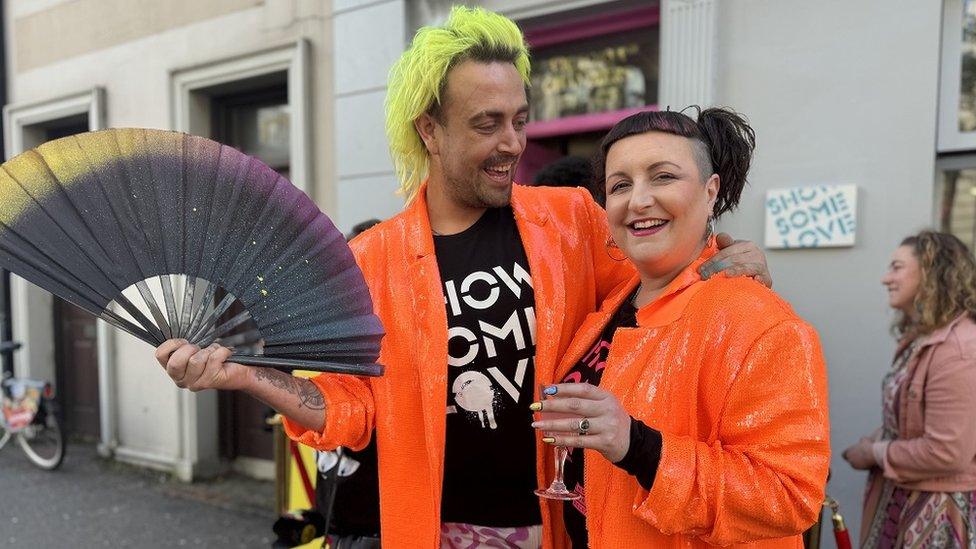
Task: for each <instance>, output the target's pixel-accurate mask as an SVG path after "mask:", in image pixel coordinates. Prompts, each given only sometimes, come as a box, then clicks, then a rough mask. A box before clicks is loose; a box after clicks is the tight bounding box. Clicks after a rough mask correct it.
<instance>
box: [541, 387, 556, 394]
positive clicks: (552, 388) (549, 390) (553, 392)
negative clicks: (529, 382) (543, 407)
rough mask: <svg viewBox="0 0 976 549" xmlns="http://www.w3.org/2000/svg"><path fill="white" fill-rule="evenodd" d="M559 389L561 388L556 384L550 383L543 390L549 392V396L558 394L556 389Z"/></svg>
mask: <svg viewBox="0 0 976 549" xmlns="http://www.w3.org/2000/svg"><path fill="white" fill-rule="evenodd" d="M558 390H559V389H557V388H556V386H555V385H550V386H548V387H546V388H545V389H544V390H543V391H542V392H543V393H545V394H547V395H549V396H552V395H554V394H556V391H558Z"/></svg>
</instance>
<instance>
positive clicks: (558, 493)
mask: <svg viewBox="0 0 976 549" xmlns="http://www.w3.org/2000/svg"><path fill="white" fill-rule="evenodd" d="M545 388H546V386H545V385H540V386H539V396H540V397H541V399H542V400H543V401H545V400H551V399H552V398H553V397H552V396H551V395H547V394H546V393H545ZM575 417H578V416H576V415H574V414H564V413H555V412H546V406H545V404H543V405H542V411H540V412H539V419H540V420H543V421H546V420H551V419H565V418H575ZM554 434H555V433H545V436H553V435H554ZM553 450H554V451H555V463H556V478H554V479H553V481H552V484H550V485H549V487H548V488H546V489H545V490H543V489H541V488H540V489H538V490H536V491H535V495H537V496H539V497H540V498H547V499H561V500H572V499H579V498H580V495H579V494H577V493H576V492H570V491H569V490H567V489H566V483H565V482H563V466H564V465H565V463H566V456H567V454H569V449H568V448H566V447H565V446H555V447H554V448H553Z"/></svg>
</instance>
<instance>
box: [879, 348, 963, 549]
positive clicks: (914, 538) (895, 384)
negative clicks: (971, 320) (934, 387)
mask: <svg viewBox="0 0 976 549" xmlns="http://www.w3.org/2000/svg"><path fill="white" fill-rule="evenodd" d="M920 343H921V341H920V340H919V339H916V340H914V341H912V342H911V343H910V344H908V345H907V346H906V347H905V348H904V349H903V350H902V351H901V352H900V353H899V354H898V355H897V356H896V357H895V361H894V363H893V364H892V368H891V371H890V372H888V374H887V375H886V376H885V378H884V381H883V382H882V384H881V391H882V392H881V394H882V405H883V416H884V426H883V428H882V434H881V440H895V439H897V438H898V397H899V394H898V389H899V387H901V384H902V383H904V382H905V379H906V378H907V377H908V363H909V359H910V358H911V356H912V355H913V354H914V353H915V352H916V351H917V350H918V348H919V344H920ZM861 547H862V548H867V549H889V548H891V549H893V548H899V549H900V548H906V549H915V548H918V549H922V548H926V549H928V548H932V549H935V548H938V549H943V548H946V549H956V548H958V549H976V492H922V491H918V490H906V489H904V488H899V487H897V486H895V483H894V482H893V481H891V480H889V479H887V478H885V477H884V475H883V474H882V472H881V470H880V469H877V468H875V469H872V470H871V473H870V475H869V476H868V486H867V490H866V491H865V494H864V518H863V523H862V528H861Z"/></svg>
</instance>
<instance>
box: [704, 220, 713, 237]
mask: <svg viewBox="0 0 976 549" xmlns="http://www.w3.org/2000/svg"><path fill="white" fill-rule="evenodd" d="M714 234H715V218H714V217H712V216H708V221H707V222H706V223H705V240H708V239H709V238H711V237H712V235H714Z"/></svg>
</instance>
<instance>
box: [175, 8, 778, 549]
mask: <svg viewBox="0 0 976 549" xmlns="http://www.w3.org/2000/svg"><path fill="white" fill-rule="evenodd" d="M528 85H529V54H528V49H527V47H526V45H525V42H524V39H523V36H522V33H521V31H520V30H519V28H518V27H517V26H516V25H515V24H514V23H513V22H512V21H510V20H508V19H506V18H505V17H502V16H500V15H497V14H494V13H491V12H488V11H485V10H483V9H479V8H473V9H472V8H464V7H455V8H454V9H453V10H452V12H451V15H450V17H449V19H448V20H447V22H446V23H445V24H444V25H443V26H440V27H424V28H422V29H420V30H419V31H418V32H417V35H416V36H415V37H414V40H413V42H412V44H411V46H410V48H409V49H408V50H407V51H406V52H405V53H404V54H403V56H402V57H401V58H400V60H399V61H398V62H397V63H396V64H395V65H394V67H393V69H392V71H391V74H390V85H389V91H388V96H387V112H386V130H387V134H388V137H389V141H390V149H391V152H392V154H393V159H394V163H395V166H396V171H397V176H398V178H399V180H400V186H401V190H402V192H403V193H404V195H406V197H407V198H408V200H409V203H408V205H407V206H406V208H405V210H404V211H403V212H401V213H400V214H399V215H397V216H396V217H394V218H392V219H390V220H388V221H385V222H383V223H380V224H379V225H377V226H375V227H373V228H372V229H370V230H368V231H366V232H365V233H363V234H362V235H361V236H360V237H358V238H357V239H356V240H354V241H353V243H352V248H353V251H354V253H355V254H356V258H357V261H358V262H359V264H360V266H361V268H362V270H363V274H364V275H365V277H366V281H367V283H368V284H369V286H370V292H371V294H372V297H373V301H374V307H375V310H376V313H377V314H378V315H379V317H380V318H381V320H382V321H383V324H384V326H385V328H386V332H387V335H386V337H385V338H384V340H383V344H382V350H381V355H380V362H381V363H383V364H385V365H386V374H385V375H384V376H383V377H381V378H372V379H361V378H354V377H349V376H342V375H333V374H321V375H319V376H317V377H315V378H313V379H312V380H311V381H306V380H295V381H290V382H288V383H284V382H283V381H282V380H280V379H271V378H272V377H273V376H272V374H269V373H265V372H263V370H262V369H259V368H247V367H243V366H240V365H236V364H233V363H223V360H224V359H225V358H226V352H225V351H223V350H220V349H217V350H210V349H204V350H201V351H195V350H193V349H192V348H188V347H189V346H184V347H180V348H179V349H178V350H176V352H173V351H174V349H177V347H179V346H178V345H174V346H168V344H164V346H161V347H160V350H159V352H157V357H159V359H160V361H161V362H162V363H163V364H168V365H169V368H168V371H169V372H170V375H171V376H174V377H175V376H176V375H179V376H181V377H182V376H190V375H191V374H190V373H188V371H187V370H186V368H185V367H184V368H183V369H182V370H181V369H180V368H179V367H174V366H173V365H174V363H175V364H177V365H180V364H185V363H186V362H187V361H188V360H190V359H191V357H194V356H196V358H195V359H193V360H195V361H196V362H197V363H201V362H202V363H204V364H206V368H205V369H204V370H202V373H201V374H199V375H197V374H196V373H195V372H193V373H192V376H193V377H194V379H193V380H189V381H188V380H187V378H186V377H182V381H181V382H182V383H184V384H188V385H189V384H193V383H194V382H195V380H196V379H197V378H198V377H202V378H203V379H221V380H224V381H221V383H219V384H216V385H213V387H214V388H231V389H243V390H245V391H247V392H249V393H251V394H253V395H255V396H256V397H258V398H260V399H261V400H263V401H264V402H266V403H268V404H269V405H271V406H273V407H274V408H276V409H277V410H279V411H280V412H282V413H283V414H284V415H285V416H286V419H285V426H286V430H287V432H288V434H289V436H291V437H292V438H294V439H296V440H298V441H300V442H302V443H305V444H307V445H309V446H313V447H315V448H320V449H333V448H335V447H337V446H344V447H348V448H352V449H354V450H356V449H361V448H364V447H366V446H367V445H368V444H369V443H370V440H371V437H372V435H373V433H374V432H375V438H376V443H377V449H378V468H379V477H380V483H379V495H380V522H381V527H382V539H383V546H384V547H424V548H430V547H462V546H463V547H471V546H492V547H518V548H522V547H526V548H529V547H531V548H535V547H539V546H540V545H542V546H544V547H547V548H548V547H554V546H566V544H567V543H568V542H567V539H566V537H565V535H564V534H563V525H562V511H561V510H562V506H561V505H559V506H557V505H555V504H553V505H552V507H551V509H550V505H549V504H547V503H545V502H540V501H539V499H538V498H537V497H536V496H535V495H534V494H533V489H535V488H536V487H538V486H545V485H547V484H548V481H549V480H550V479H551V478H552V474H553V471H552V469H553V466H552V463H551V460H550V459H548V457H549V456H550V455H551V448H543V444H542V442H541V441H540V440H537V439H536V436H535V433H534V431H533V429H532V427H531V425H530V421H531V414H530V412H529V404H530V403H532V402H533V401H534V400H535V399H536V398H538V396H539V395H538V394H537V392H536V388H537V387H538V385H539V384H543V383H545V384H548V383H552V382H553V381H554V379H553V377H554V369H555V367H556V365H557V361H558V360H559V358H561V356H562V354H563V353H564V351H565V348H566V346H567V345H568V344H569V342H570V340H571V338H572V336H573V334H574V332H575V330H576V329H577V328H578V327H579V326H580V324H581V323H582V321H583V319H584V318H585V317H586V316H587V315H588V314H589V313H592V312H594V311H595V310H596V308H597V306H598V305H599V304H600V303H601V302H602V300H603V298H604V297H605V296H606V295H607V294H608V293H609V292H610V291H611V290H612V289H613V288H614V287H615V286H616V285H617V284H618V283H619V282H620V281H622V280H623V279H625V278H627V277H629V276H630V275H631V267H630V266H629V263H627V262H622V261H619V258H618V259H617V260H615V259H614V258H613V257H612V255H614V254H612V253H608V243H609V242H610V241H609V240H608V236H609V235H608V230H607V225H606V216H605V214H604V212H603V211H602V210H601V209H600V208H599V206H597V205H596V203H595V202H593V200H592V198H590V195H589V193H588V192H587V191H585V190H583V189H580V188H576V189H567V188H543V187H525V186H518V185H513V175H514V173H515V167H516V165H517V163H518V160H519V158H520V156H521V154H522V152H523V151H524V148H525V139H526V137H525V125H526V122H527V117H528V113H529V104H528V98H527V93H526V90H527V87H528ZM717 259H718V260H719V261H722V260H724V261H726V262H730V263H731V264H733V266H732V269H737V270H738V271H737V273H736V274H749V275H754V276H758V277H763V278H765V277H768V272H767V271H766V268H765V259H764V258H763V257H762V254H761V253H760V252H758V249H757V248H756V247H755V246H753V245H751V244H748V243H741V244H735V245H733V246H732V247H730V248H728V249H727V250H725V251H724V253H723V254H720V256H717ZM716 270H717V269H716ZM727 272H730V271H729V270H727ZM164 347H165V348H164ZM199 354H203V355H204V356H203V357H202V358H201V357H200V356H199ZM171 355H172V356H171ZM212 368H223V369H224V370H223V372H224V373H223V374H221V375H214V372H213V371H211V370H212ZM191 370H192V368H191ZM207 376H210V377H207ZM197 386H198V387H199V383H198V384H197ZM318 393H321V398H318V399H312V400H310V399H309V398H308V395H309V394H316V395H317V394H318ZM309 402H314V405H309ZM543 528H545V529H546V531H547V534H546V535H545V536H543V533H542V531H543Z"/></svg>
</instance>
